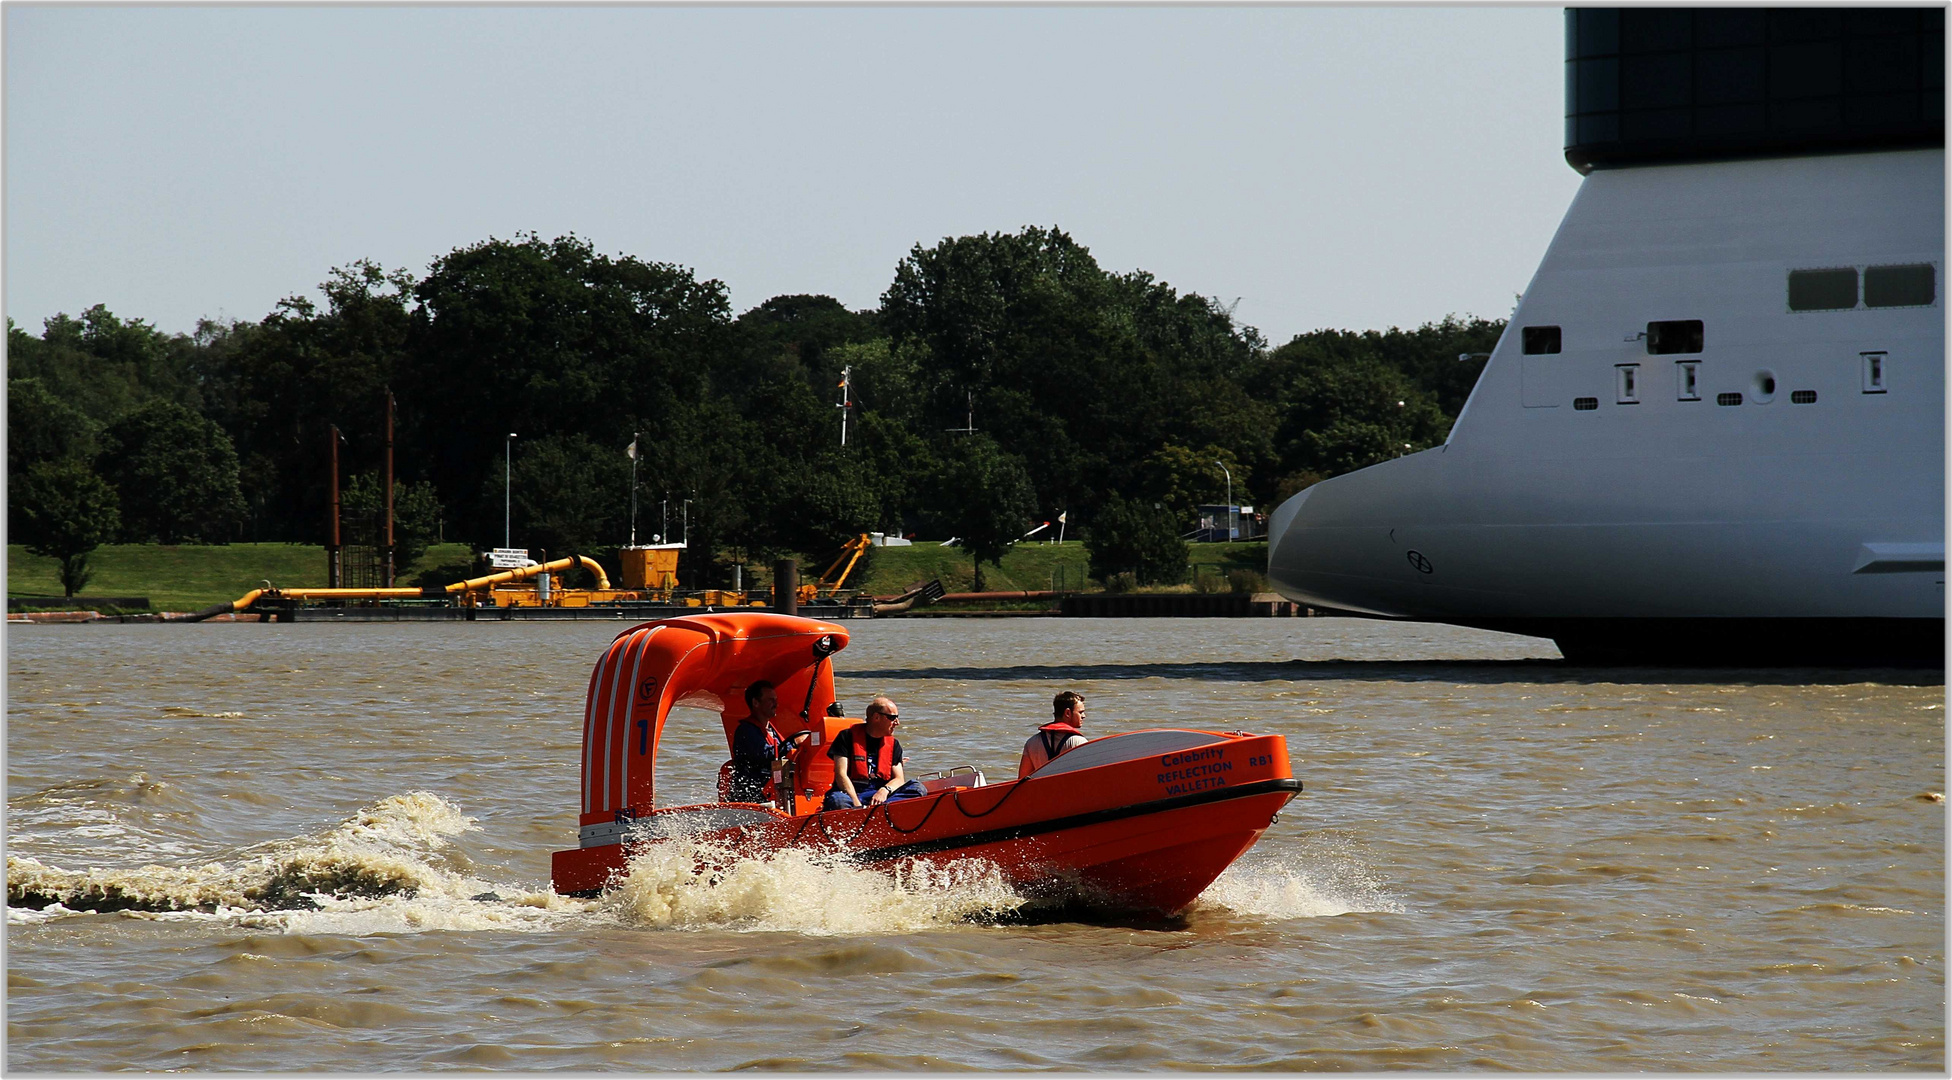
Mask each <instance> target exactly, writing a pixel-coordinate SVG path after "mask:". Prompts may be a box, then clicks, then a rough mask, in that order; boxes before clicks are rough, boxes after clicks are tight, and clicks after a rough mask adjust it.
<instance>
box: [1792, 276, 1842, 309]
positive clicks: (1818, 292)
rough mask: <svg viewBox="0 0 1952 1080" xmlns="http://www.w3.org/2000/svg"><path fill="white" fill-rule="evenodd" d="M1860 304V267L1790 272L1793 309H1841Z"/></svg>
mask: <svg viewBox="0 0 1952 1080" xmlns="http://www.w3.org/2000/svg"><path fill="white" fill-rule="evenodd" d="M1856 306H1857V268H1856V267H1854V266H1846V267H1844V268H1842V269H1840V270H1791V271H1790V272H1789V310H1791V311H1841V310H1843V309H1844V308H1854V307H1856Z"/></svg>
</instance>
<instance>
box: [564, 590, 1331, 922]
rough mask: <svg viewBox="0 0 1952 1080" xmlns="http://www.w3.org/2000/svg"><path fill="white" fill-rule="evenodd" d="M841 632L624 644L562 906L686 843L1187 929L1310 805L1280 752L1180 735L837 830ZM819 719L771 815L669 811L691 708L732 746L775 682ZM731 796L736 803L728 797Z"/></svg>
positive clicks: (748, 618) (712, 630)
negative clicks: (668, 775) (660, 799)
mask: <svg viewBox="0 0 1952 1080" xmlns="http://www.w3.org/2000/svg"><path fill="white" fill-rule="evenodd" d="M847 642H848V636H847V631H846V630H844V629H842V628H841V627H839V626H835V625H833V624H831V623H824V622H819V621H816V620H812V619H803V618H797V617H794V616H789V615H778V614H771V613H760V612H740V613H725V614H706V615H688V616H682V617H679V618H673V619H664V620H659V621H656V622H649V623H644V624H643V625H641V626H637V627H633V628H632V629H629V630H626V631H624V632H623V633H621V634H618V635H617V637H616V639H615V640H614V641H613V642H612V643H611V645H610V647H609V648H608V649H607V650H605V652H604V655H603V657H602V659H600V660H599V661H598V662H597V664H596V667H595V670H594V671H592V672H591V675H590V686H589V693H588V698H587V705H586V707H585V710H584V722H583V802H582V815H581V818H580V826H581V828H580V841H581V843H580V845H579V846H578V847H576V848H572V849H570V850H567V851H558V852H556V853H555V856H554V860H553V875H552V876H553V878H554V883H555V888H556V891H557V892H559V893H563V894H568V895H596V894H598V893H600V892H602V891H603V890H604V889H605V888H608V887H611V886H614V885H615V884H616V883H617V882H618V881H619V880H620V878H621V876H622V875H623V874H624V873H625V872H626V871H627V868H628V864H629V860H630V858H631V857H632V856H633V855H635V854H637V853H638V852H640V851H642V850H644V848H645V845H649V844H656V843H660V842H663V841H667V840H671V839H676V838H686V839H693V840H699V841H704V842H707V843H710V844H712V845H715V846H718V847H721V848H723V849H724V850H727V851H729V852H731V853H733V854H734V855H737V856H764V855H766V854H768V853H772V852H777V851H782V850H787V849H805V850H812V851H826V852H832V853H836V854H839V855H842V856H844V857H846V858H848V859H850V860H853V861H855V862H858V863H861V864H864V865H867V866H871V867H876V868H882V869H889V870H893V869H895V868H897V867H900V866H902V865H904V864H906V863H910V862H912V861H916V860H919V861H922V862H925V863H930V864H934V865H937V866H948V865H950V864H954V863H957V862H960V861H964V860H982V861H984V862H986V863H988V864H990V865H993V866H995V867H996V868H997V870H998V871H999V872H1000V873H1001V874H1002V875H1003V876H1004V877H1005V878H1006V879H1007V880H1008V881H1009V882H1010V883H1011V884H1012V885H1013V886H1014V887H1015V888H1017V889H1018V890H1019V891H1020V892H1022V893H1024V894H1025V895H1027V896H1030V897H1031V898H1033V899H1034V900H1036V901H1038V902H1040V903H1043V902H1050V903H1083V904H1087V905H1092V906H1097V907H1104V908H1110V909H1117V910H1133V911H1151V912H1159V913H1164V914H1173V913H1176V912H1178V911H1181V910H1183V909H1184V908H1186V907H1187V906H1188V905H1190V904H1191V903H1192V902H1193V900H1194V899H1195V898H1196V897H1198V896H1199V895H1200V893H1201V891H1202V890H1204V889H1205V888H1206V887H1207V886H1208V885H1210V884H1212V882H1213V880H1214V879H1215V878H1217V877H1219V876H1220V873H1221V871H1223V870H1225V869H1226V868H1227V867H1228V866H1229V865H1231V864H1232V863H1233V862H1234V860H1236V859H1238V858H1239V857H1240V856H1241V855H1242V854H1243V853H1245V852H1246V851H1247V849H1248V848H1250V847H1252V846H1253V844H1254V842H1255V841H1256V840H1257V839H1259V838H1260V835H1261V833H1262V832H1263V831H1265V830H1266V829H1267V827H1268V826H1269V825H1270V824H1272V823H1273V821H1274V820H1275V815H1276V814H1277V813H1279V811H1280V810H1281V808H1282V807H1283V806H1285V805H1287V803H1288V800H1290V799H1292V798H1294V796H1295V793H1297V792H1299V791H1300V790H1301V784H1300V782H1299V781H1297V780H1295V779H1294V776H1293V773H1292V771H1291V770H1290V768H1289V764H1288V750H1287V742H1286V740H1285V739H1283V738H1282V737H1281V736H1279V735H1251V734H1247V733H1244V732H1237V731H1235V732H1217V731H1196V730H1186V729H1178V728H1165V729H1155V730H1146V731H1135V732H1131V733H1128V734H1123V735H1113V736H1108V737H1105V738H1101V739H1097V740H1094V741H1092V742H1089V743H1086V744H1084V745H1083V746H1080V747H1076V748H1074V749H1072V750H1070V751H1068V752H1066V753H1064V754H1062V755H1060V756H1059V757H1057V758H1055V759H1054V760H1052V761H1051V762H1049V763H1048V764H1046V765H1045V766H1044V767H1042V768H1041V769H1038V770H1037V771H1036V772H1034V773H1032V774H1031V775H1029V776H1028V777H1025V778H1023V779H1020V780H1011V781H1008V782H1005V783H996V784H992V783H988V782H987V781H986V779H985V777H984V776H983V775H982V773H980V772H978V771H977V770H974V769H970V768H962V769H957V770H953V771H951V772H948V773H946V774H943V775H939V776H936V777H933V778H931V779H928V780H926V781H924V782H923V787H924V788H925V789H926V792H927V793H926V794H925V795H923V796H920V797H917V798H912V799H903V800H896V801H890V802H887V803H884V804H882V805H879V806H870V807H864V808H853V809H844V810H834V811H827V812H822V811H821V810H820V802H819V796H821V795H823V794H824V793H825V792H826V791H827V790H828V787H829V786H830V785H831V784H832V783H833V780H834V764H833V761H832V759H830V758H829V757H828V756H827V749H828V747H829V746H830V745H831V744H832V743H833V741H834V739H835V737H836V736H839V735H841V734H842V733H844V732H846V731H847V730H848V729H850V728H852V727H854V726H855V725H857V724H860V723H862V721H861V720H859V719H850V718H848V717H845V716H841V715H838V714H839V713H840V712H841V711H842V710H841V709H840V708H839V706H838V705H837V704H836V703H835V700H834V676H833V667H832V664H831V662H830V658H831V657H832V656H833V654H835V653H837V652H839V651H841V650H842V649H844V648H846V647H847ZM762 679H763V680H765V681H767V682H770V683H772V684H773V685H774V686H775V687H776V691H777V694H778V696H779V699H780V701H782V702H784V703H788V706H790V704H791V703H795V702H797V703H800V710H799V714H798V715H797V716H790V715H783V716H782V717H781V718H780V722H779V723H778V724H777V727H778V728H779V730H780V732H781V733H782V734H784V735H785V736H787V737H788V738H789V739H790V738H792V737H794V736H795V735H797V734H798V733H799V732H801V731H808V732H811V733H812V734H813V738H811V739H809V740H807V741H806V743H805V744H804V745H802V746H800V747H799V748H798V749H797V750H795V751H794V752H793V754H792V755H791V759H790V761H789V762H788V763H787V764H786V766H785V767H784V768H782V769H781V770H779V771H778V772H776V773H775V775H774V778H773V780H772V782H771V783H770V784H769V785H768V790H767V792H766V793H765V794H767V795H768V796H770V798H769V799H768V801H767V802H765V803H751V802H729V801H722V802H717V803H707V804H700V805H690V806H675V807H666V808H662V809H659V808H657V807H655V805H654V796H655V792H656V770H655V765H656V760H657V748H658V742H659V739H660V738H661V736H662V734H663V731H664V724H665V720H666V718H667V717H668V716H669V713H670V710H671V709H672V708H673V707H674V706H680V705H683V706H692V707H698V708H706V709H712V710H715V711H717V712H718V713H719V714H720V720H721V722H722V723H723V725H724V727H725V734H726V741H727V745H728V746H729V745H730V744H731V740H732V735H733V732H734V731H735V730H736V728H737V727H738V724H739V721H740V719H741V718H742V716H743V709H742V706H743V700H744V691H745V688H746V687H748V686H750V685H752V684H753V683H754V682H756V681H758V680H762ZM726 790H727V789H726V788H725V786H724V785H723V784H722V785H721V797H722V798H723V797H724V796H725V792H726Z"/></svg>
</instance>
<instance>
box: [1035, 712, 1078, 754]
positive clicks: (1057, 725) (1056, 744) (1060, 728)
mask: <svg viewBox="0 0 1952 1080" xmlns="http://www.w3.org/2000/svg"><path fill="white" fill-rule="evenodd" d="M1037 730H1038V731H1041V732H1043V733H1044V756H1045V757H1046V758H1054V757H1056V756H1058V755H1059V754H1062V753H1063V752H1064V744H1065V743H1067V742H1070V741H1071V736H1073V735H1082V734H1084V731H1083V730H1082V729H1080V728H1078V727H1077V726H1075V725H1073V724H1067V723H1065V722H1064V721H1062V720H1053V721H1051V722H1050V723H1048V724H1044V725H1042V726H1041V727H1039V728H1038V729H1037ZM1053 736H1055V738H1053Z"/></svg>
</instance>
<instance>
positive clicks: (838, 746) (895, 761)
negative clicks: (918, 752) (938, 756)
mask: <svg viewBox="0 0 1952 1080" xmlns="http://www.w3.org/2000/svg"><path fill="white" fill-rule="evenodd" d="M900 723H901V710H900V709H899V708H897V707H896V706H895V703H894V702H893V701H890V700H888V699H887V698H885V697H878V698H875V699H874V700H873V701H871V702H869V703H868V709H867V715H866V717H865V722H864V723H860V724H856V725H854V726H853V727H851V728H848V729H847V730H846V731H843V732H841V733H840V735H838V736H836V737H835V739H834V745H833V746H831V747H829V748H828V750H827V756H828V757H830V758H833V759H834V786H833V788H832V790H830V791H828V792H827V801H826V802H825V803H823V804H821V807H820V808H821V809H822V810H845V809H847V808H849V807H854V806H862V805H867V806H879V805H880V804H882V803H884V802H887V801H888V800H889V799H913V798H916V797H917V796H921V795H926V794H928V791H927V790H926V789H924V788H923V787H922V785H921V784H919V783H916V782H914V781H912V780H909V779H908V775H907V773H905V772H903V771H902V767H901V741H900V740H898V739H896V738H895V728H896V727H897V726H898V725H899V724H900Z"/></svg>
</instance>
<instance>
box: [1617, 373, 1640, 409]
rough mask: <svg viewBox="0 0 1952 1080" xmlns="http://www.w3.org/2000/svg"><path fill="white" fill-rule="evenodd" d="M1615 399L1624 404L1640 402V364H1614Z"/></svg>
mask: <svg viewBox="0 0 1952 1080" xmlns="http://www.w3.org/2000/svg"><path fill="white" fill-rule="evenodd" d="M1613 378H1614V390H1615V391H1617V393H1616V394H1615V395H1614V400H1615V401H1618V402H1619V403H1620V404H1622V405H1638V404H1640V365H1639V364H1615V365H1614V366H1613Z"/></svg>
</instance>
